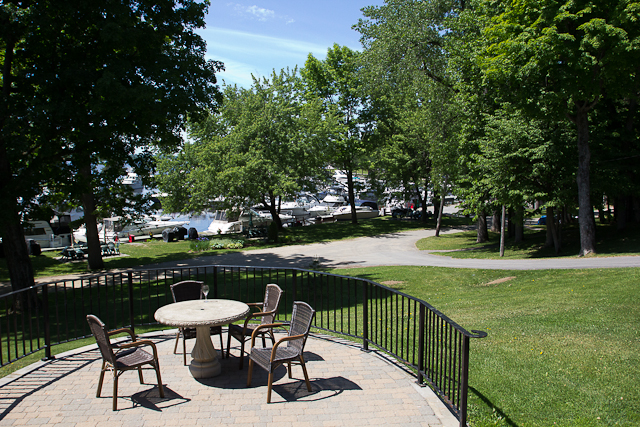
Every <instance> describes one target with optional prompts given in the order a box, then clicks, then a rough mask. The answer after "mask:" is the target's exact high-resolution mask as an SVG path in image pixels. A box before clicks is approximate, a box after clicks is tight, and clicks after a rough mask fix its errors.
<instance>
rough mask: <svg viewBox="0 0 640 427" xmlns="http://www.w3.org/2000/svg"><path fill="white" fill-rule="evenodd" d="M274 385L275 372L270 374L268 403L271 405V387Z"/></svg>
mask: <svg viewBox="0 0 640 427" xmlns="http://www.w3.org/2000/svg"><path fill="white" fill-rule="evenodd" d="M272 384H273V372H269V385H268V386H267V403H271V385H272Z"/></svg>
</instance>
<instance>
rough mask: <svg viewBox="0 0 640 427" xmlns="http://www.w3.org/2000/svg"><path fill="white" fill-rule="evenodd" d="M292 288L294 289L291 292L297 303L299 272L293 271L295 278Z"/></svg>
mask: <svg viewBox="0 0 640 427" xmlns="http://www.w3.org/2000/svg"><path fill="white" fill-rule="evenodd" d="M292 282H293V283H292V287H293V289H292V290H291V291H292V293H293V295H292V298H293V301H297V300H298V270H293V278H292Z"/></svg>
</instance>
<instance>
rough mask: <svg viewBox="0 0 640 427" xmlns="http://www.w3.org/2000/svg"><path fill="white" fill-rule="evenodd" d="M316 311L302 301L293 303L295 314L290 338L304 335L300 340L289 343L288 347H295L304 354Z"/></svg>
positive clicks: (292, 314)
mask: <svg viewBox="0 0 640 427" xmlns="http://www.w3.org/2000/svg"><path fill="white" fill-rule="evenodd" d="M315 314H316V311H315V310H314V309H313V308H311V306H310V305H309V304H307V303H306V302H302V301H294V302H293V312H292V313H291V325H290V327H289V336H293V335H304V338H301V339H299V340H291V341H287V347H293V348H295V349H296V350H298V353H302V350H303V349H304V344H305V343H306V342H307V336H308V335H309V330H310V329H311V322H312V321H313V316H315Z"/></svg>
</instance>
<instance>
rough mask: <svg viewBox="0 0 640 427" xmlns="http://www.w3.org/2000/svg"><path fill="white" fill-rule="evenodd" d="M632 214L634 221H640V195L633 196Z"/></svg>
mask: <svg viewBox="0 0 640 427" xmlns="http://www.w3.org/2000/svg"><path fill="white" fill-rule="evenodd" d="M631 214H632V217H633V222H635V223H636V224H637V223H640V197H638V196H631Z"/></svg>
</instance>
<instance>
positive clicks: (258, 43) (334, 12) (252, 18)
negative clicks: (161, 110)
mask: <svg viewBox="0 0 640 427" xmlns="http://www.w3.org/2000/svg"><path fill="white" fill-rule="evenodd" d="M381 4H383V0H342V1H339V0H315V1H314V0H297V1H294V0H279V1H278V0H271V1H259V0H250V1H247V2H244V1H242V0H237V1H225V0H213V1H211V6H210V7H209V14H208V15H207V17H206V22H207V26H206V28H205V29H200V30H198V33H199V34H200V35H201V36H202V37H203V38H204V39H205V40H206V41H207V59H215V60H218V61H222V62H224V64H225V68H226V71H224V72H222V73H220V74H218V81H219V83H222V80H224V81H225V83H227V84H238V85H239V86H244V87H249V86H250V85H251V82H252V80H251V74H253V75H254V76H256V77H269V76H270V75H271V72H272V70H274V69H275V70H276V72H279V71H280V70H281V69H282V68H286V67H290V68H293V67H295V66H296V65H297V66H298V68H302V67H303V66H304V62H305V61H306V59H307V55H308V54H309V53H312V54H313V55H314V56H315V57H317V58H320V59H324V57H325V56H326V53H327V49H328V48H329V47H331V46H333V44H334V43H338V44H339V45H341V46H348V47H350V48H351V49H354V50H361V45H360V41H359V38H360V34H359V33H358V32H357V31H355V30H352V29H351V26H352V25H354V24H356V23H357V22H358V19H360V18H362V17H363V16H362V12H361V11H360V9H362V8H363V7H365V6H373V5H381Z"/></svg>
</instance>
